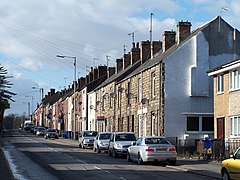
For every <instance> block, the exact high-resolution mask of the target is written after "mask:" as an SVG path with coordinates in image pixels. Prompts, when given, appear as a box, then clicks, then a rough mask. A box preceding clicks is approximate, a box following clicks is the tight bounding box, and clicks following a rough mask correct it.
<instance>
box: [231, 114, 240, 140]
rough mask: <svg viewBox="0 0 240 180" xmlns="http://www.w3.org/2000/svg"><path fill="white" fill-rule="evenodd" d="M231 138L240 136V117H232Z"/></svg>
mask: <svg viewBox="0 0 240 180" xmlns="http://www.w3.org/2000/svg"><path fill="white" fill-rule="evenodd" d="M230 123H231V136H240V117H237V116H235V117H230Z"/></svg>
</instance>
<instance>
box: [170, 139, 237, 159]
mask: <svg viewBox="0 0 240 180" xmlns="http://www.w3.org/2000/svg"><path fill="white" fill-rule="evenodd" d="M167 140H168V141H169V142H171V143H172V144H173V145H175V146H176V149H177V154H178V156H183V157H192V156H195V157H198V158H199V159H200V158H203V159H205V158H206V159H212V160H217V161H222V160H223V159H226V158H228V157H229V155H230V154H231V153H234V152H235V151H236V149H237V148H238V147H240V140H227V141H225V140H222V139H211V140H205V139H178V138H177V137H167Z"/></svg>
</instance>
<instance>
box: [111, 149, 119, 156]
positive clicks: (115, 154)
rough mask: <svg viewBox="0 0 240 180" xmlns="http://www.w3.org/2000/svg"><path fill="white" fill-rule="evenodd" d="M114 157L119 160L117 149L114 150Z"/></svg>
mask: <svg viewBox="0 0 240 180" xmlns="http://www.w3.org/2000/svg"><path fill="white" fill-rule="evenodd" d="M112 155H113V157H114V158H117V157H118V154H117V152H116V150H115V149H113V154H112Z"/></svg>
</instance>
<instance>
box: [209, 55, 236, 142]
mask: <svg viewBox="0 0 240 180" xmlns="http://www.w3.org/2000/svg"><path fill="white" fill-rule="evenodd" d="M208 75H209V76H213V77H214V81H213V83H214V126H215V127H216V128H215V129H214V137H215V138H218V139H223V140H240V126H239V125H240V116H239V114H240V107H239V101H240V91H239V90H240V60H239V59H235V60H233V61H230V62H228V63H226V64H223V65H220V66H218V67H216V68H214V69H212V70H210V71H209V72H208Z"/></svg>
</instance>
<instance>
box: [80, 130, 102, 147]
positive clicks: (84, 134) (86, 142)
mask: <svg viewBox="0 0 240 180" xmlns="http://www.w3.org/2000/svg"><path fill="white" fill-rule="evenodd" d="M97 134H98V132H97V131H81V132H80V133H79V135H78V143H79V147H80V148H83V149H84V148H86V147H90V148H92V147H93V142H94V138H95V137H96V136H97Z"/></svg>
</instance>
